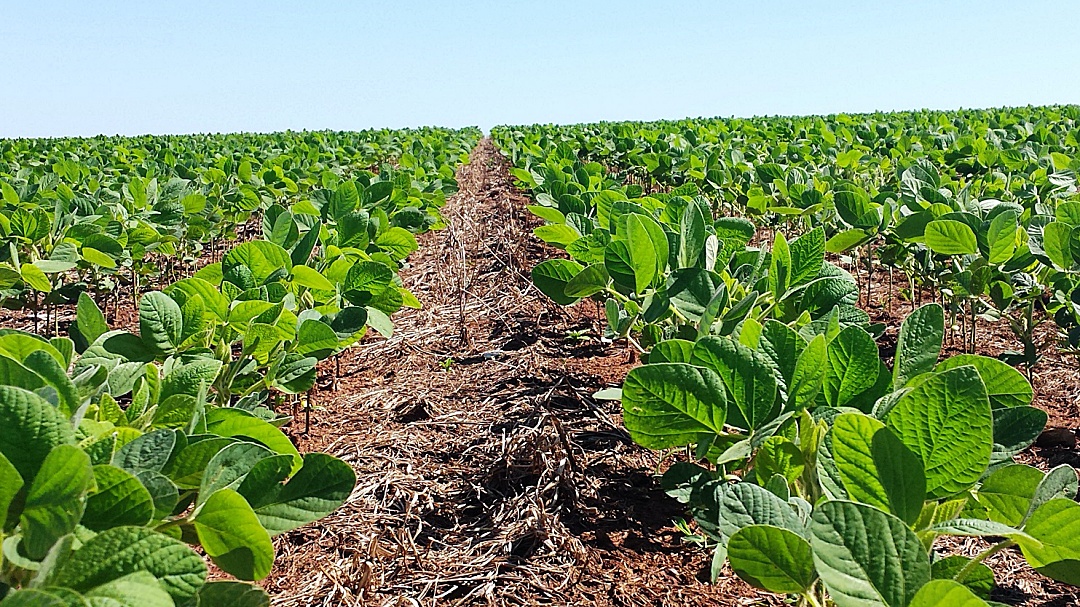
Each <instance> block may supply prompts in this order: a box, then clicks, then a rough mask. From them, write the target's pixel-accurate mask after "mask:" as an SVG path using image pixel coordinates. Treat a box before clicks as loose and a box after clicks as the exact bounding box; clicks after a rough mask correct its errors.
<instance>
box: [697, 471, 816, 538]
mask: <svg viewBox="0 0 1080 607" xmlns="http://www.w3.org/2000/svg"><path fill="white" fill-rule="evenodd" d="M710 497H711V498H712V499H713V500H714V502H715V505H712V504H709V503H708V500H706V501H705V504H704V505H705V506H706V508H705V510H706V511H708V510H715V512H709V517H708V518H709V520H708V521H703V520H702V517H700V516H699V517H698V522H699V523H705V524H709V525H714V526H716V527H717V529H716V531H717V532H718V535H719V536H720V537H722V538H730V537H731V536H733V535H735V533H736V532H738V531H739V530H740V529H743V528H745V527H748V526H750V525H773V526H775V527H781V528H783V529H787V530H789V531H794V532H795V533H797V534H799V535H803V536H805V535H806V525H805V523H804V522H803V520H802V519H801V518H799V515H798V514H797V513H796V512H795V509H794V508H792V507H791V505H790V504H788V502H786V501H784V500H782V499H780V498H779V497H777V496H776V495H774V494H773V493H771V492H769V491H768V490H767V489H765V488H764V487H760V486H758V485H754V484H752V483H745V482H743V483H735V484H733V485H719V486H718V487H716V489H715V490H714V491H713V492H712V493H711V496H710Z"/></svg>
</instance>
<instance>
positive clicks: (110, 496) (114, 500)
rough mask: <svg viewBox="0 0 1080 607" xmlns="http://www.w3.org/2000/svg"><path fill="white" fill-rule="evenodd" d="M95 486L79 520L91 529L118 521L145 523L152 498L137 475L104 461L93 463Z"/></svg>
mask: <svg viewBox="0 0 1080 607" xmlns="http://www.w3.org/2000/svg"><path fill="white" fill-rule="evenodd" d="M94 482H95V484H96V485H97V490H96V491H94V493H92V494H91V495H90V497H89V498H87V500H86V513H85V514H83V518H82V524H83V525H84V526H85V527H87V528H89V529H92V530H94V531H104V530H106V529H111V528H113V527H120V526H122V525H146V524H147V523H149V522H150V520H151V519H152V518H153V517H154V500H153V498H152V497H151V496H150V492H149V491H147V490H146V487H144V486H143V484H142V483H141V482H139V479H137V478H135V477H134V476H133V475H131V474H130V473H128V472H127V471H125V470H123V469H121V468H117V467H115V466H110V465H108V464H103V465H98V466H94Z"/></svg>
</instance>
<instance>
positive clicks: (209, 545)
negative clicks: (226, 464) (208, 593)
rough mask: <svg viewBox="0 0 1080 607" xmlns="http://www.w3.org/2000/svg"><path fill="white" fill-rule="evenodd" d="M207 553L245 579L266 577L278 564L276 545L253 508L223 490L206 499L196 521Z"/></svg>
mask: <svg viewBox="0 0 1080 607" xmlns="http://www.w3.org/2000/svg"><path fill="white" fill-rule="evenodd" d="M194 525H195V531H196V533H198V535H199V542H200V543H201V544H202V547H203V549H204V550H205V551H206V554H207V555H208V556H209V557H210V558H211V559H213V561H214V563H215V564H216V565H217V566H218V567H221V569H222V570H223V571H225V572H226V573H230V574H232V575H234V576H236V577H237V578H239V579H241V580H248V581H256V580H261V579H263V578H265V577H266V576H267V575H269V573H270V568H271V567H272V566H273V564H274V544H273V542H272V541H271V540H270V534H269V533H267V531H266V529H263V527H262V525H261V524H260V523H259V519H258V517H256V516H255V512H254V511H252V509H251V506H249V505H248V503H247V501H245V500H244V498H243V496H241V495H240V494H239V493H237V492H236V491H233V490H232V489H221V490H219V491H217V492H215V493H214V494H213V495H211V496H210V499H208V500H206V503H205V504H203V507H202V509H201V510H200V511H199V513H198V515H197V516H196V517H195V520H194Z"/></svg>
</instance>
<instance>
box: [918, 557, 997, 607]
mask: <svg viewBox="0 0 1080 607" xmlns="http://www.w3.org/2000/svg"><path fill="white" fill-rule="evenodd" d="M970 562H971V559H969V558H967V557H966V556H960V555H952V556H947V557H945V558H940V559H938V560H936V561H934V562H933V563H931V565H930V575H931V576H932V577H933V578H934V579H935V580H952V579H953V578H954V577H956V575H957V574H958V573H960V571H961V570H963V569H964V567H967V566H968V564H969V563H970ZM961 583H962V584H963V585H964V586H967V588H968V590H971V591H972V592H973V593H974V594H975V595H976V596H978V597H980V598H989V597H990V593H991V592H992V591H993V590H994V572H993V571H992V570H991V569H990V568H989V567H987V566H986V565H984V564H982V563H977V564H976V565H975V566H974V568H972V569H971V570H970V571H969V572H968V574H967V577H966V578H964V581H963V582H961ZM916 596H918V594H916ZM913 604H914V603H913ZM935 604H945V605H949V604H951V603H935Z"/></svg>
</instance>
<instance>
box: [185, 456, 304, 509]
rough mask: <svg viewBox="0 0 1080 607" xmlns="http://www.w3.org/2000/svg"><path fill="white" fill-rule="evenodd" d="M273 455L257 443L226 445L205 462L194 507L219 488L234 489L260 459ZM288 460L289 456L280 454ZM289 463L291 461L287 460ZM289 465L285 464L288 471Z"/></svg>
mask: <svg viewBox="0 0 1080 607" xmlns="http://www.w3.org/2000/svg"><path fill="white" fill-rule="evenodd" d="M270 457H279V456H275V455H274V452H273V451H271V450H269V449H267V448H266V447H263V446H262V445H260V444H258V443H249V442H247V441H241V442H236V443H233V444H231V445H228V446H227V447H225V448H224V449H222V450H221V451H218V452H217V454H215V455H214V457H213V458H212V459H211V460H210V461H209V463H207V464H206V470H205V471H204V472H203V477H202V482H201V483H200V485H199V496H198V499H197V500H196V502H195V507H196V508H198V507H199V506H201V505H202V504H203V503H204V502H205V501H206V500H207V499H208V498H209V497H210V496H211V495H213V494H214V492H216V491H217V490H219V489H226V488H228V489H236V488H237V487H239V486H240V483H242V482H243V481H244V477H246V476H247V474H248V472H250V471H251V469H252V468H254V467H255V464H257V463H259V461H260V460H264V459H267V458H270ZM280 457H283V458H285V460H286V461H288V460H289V456H287V455H283V456H280ZM289 463H290V464H291V462H289ZM290 467H291V466H290V465H288V464H287V465H286V466H285V472H286V473H288V471H289V469H290Z"/></svg>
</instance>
